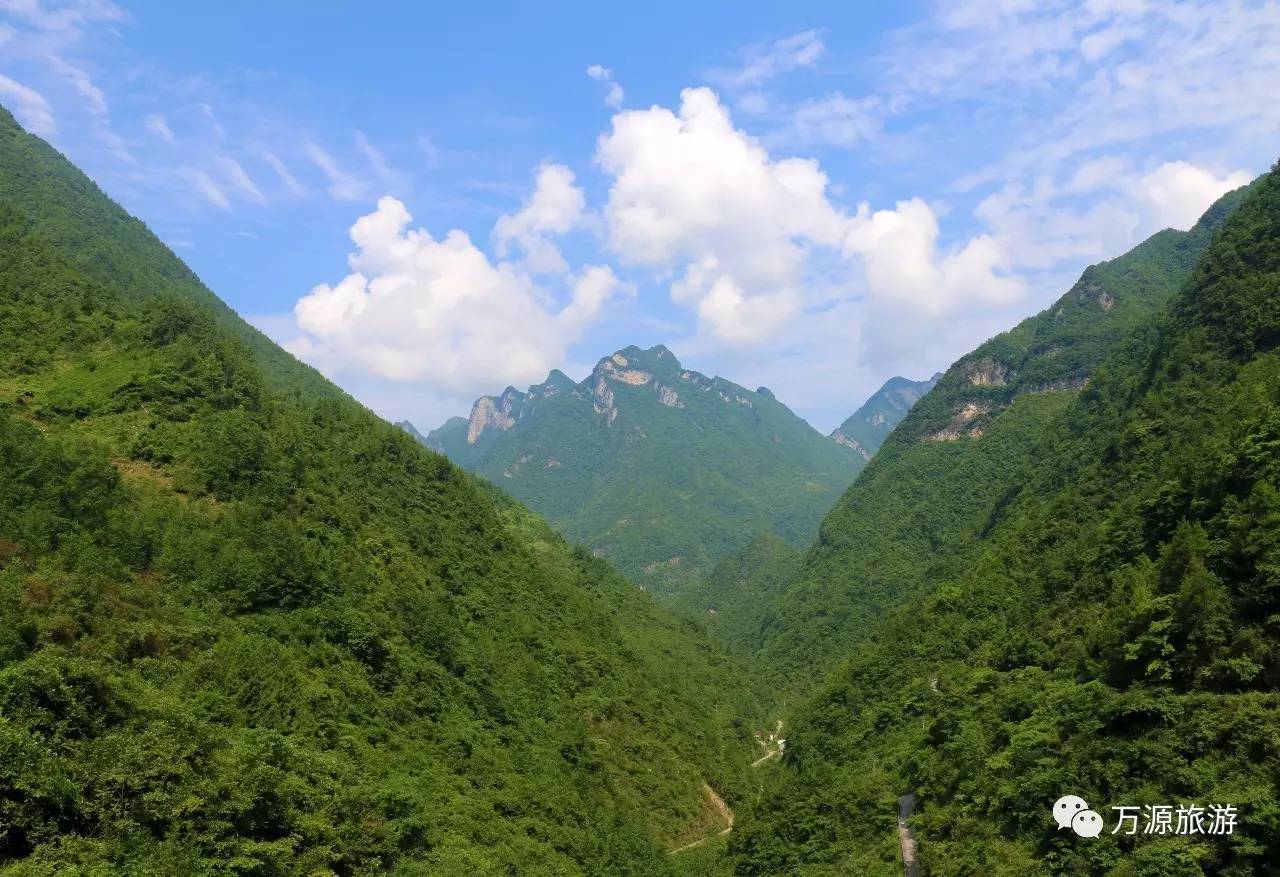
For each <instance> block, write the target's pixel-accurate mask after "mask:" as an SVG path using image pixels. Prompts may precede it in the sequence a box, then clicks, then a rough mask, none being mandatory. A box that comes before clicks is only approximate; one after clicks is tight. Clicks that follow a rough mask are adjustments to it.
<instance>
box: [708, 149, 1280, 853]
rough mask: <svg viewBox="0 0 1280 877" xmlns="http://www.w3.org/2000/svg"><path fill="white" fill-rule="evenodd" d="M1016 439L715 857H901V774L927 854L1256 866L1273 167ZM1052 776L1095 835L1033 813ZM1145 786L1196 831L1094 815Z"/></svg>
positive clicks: (1277, 684) (1266, 831)
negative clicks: (940, 553) (1041, 421)
mask: <svg viewBox="0 0 1280 877" xmlns="http://www.w3.org/2000/svg"><path fill="white" fill-rule="evenodd" d="M970 362H972V360H970ZM939 388H940V389H941V388H942V385H940V387H939ZM1017 407H1018V402H1017V401H1015V402H1014V403H1013V407H1011V408H1010V409H1009V410H1010V411H1013V410H1015V409H1016V408H1017ZM937 422H938V421H937V420H935V421H934V423H937ZM931 426H933V424H930V423H923V424H920V425H919V428H918V429H916V430H914V431H911V432H908V433H907V435H908V436H914V437H916V438H917V439H918V438H919V437H920V436H922V435H928V434H929V433H928V430H929V429H930V427H931ZM1042 435H1043V439H1042V442H1041V443H1040V444H1039V445H1037V446H1035V447H1033V448H1032V449H1031V452H1030V454H1029V455H1028V458H1027V462H1028V464H1029V465H1025V466H1022V467H1021V470H1020V476H1021V478H1022V479H1024V480H1023V483H1022V485H1021V486H1020V487H1018V488H1017V489H1014V490H1012V491H1010V492H1009V493H1008V495H1006V496H1004V497H1003V501H1002V502H1001V503H1000V504H999V505H998V506H997V507H995V508H994V509H992V510H991V514H990V516H989V517H988V519H987V520H986V521H985V523H984V526H983V527H982V528H981V530H980V532H978V533H977V534H976V539H975V542H976V544H975V545H974V548H973V550H972V551H971V552H969V554H968V557H967V561H966V563H964V564H963V565H962V566H961V567H959V568H957V569H954V570H952V571H949V572H948V574H946V575H945V576H942V577H939V578H938V579H937V580H936V581H935V583H934V588H933V590H932V592H931V593H930V594H928V595H926V596H923V597H920V598H918V599H916V600H913V601H910V602H909V603H908V604H907V605H905V606H904V607H902V608H901V609H900V610H899V611H896V612H895V613H894V614H893V615H892V616H891V617H890V618H888V619H887V620H886V621H885V622H884V623H883V624H881V625H879V626H877V628H876V629H875V630H874V631H872V632H871V633H870V634H869V636H868V637H867V638H866V640H865V641H864V642H863V643H862V644H861V645H860V646H858V647H857V648H855V649H854V650H853V651H852V654H850V656H849V658H848V660H847V661H846V662H845V663H844V664H843V666H841V667H840V668H839V669H838V670H837V671H836V672H835V673H834V674H832V675H831V677H830V678H829V679H828V680H827V682H826V684H825V685H823V686H822V688H821V689H820V690H819V691H818V692H817V694H816V696H815V697H814V698H813V699H812V700H811V701H810V702H809V703H807V704H805V705H804V706H803V707H802V708H801V709H799V710H798V711H797V714H796V715H794V716H793V727H792V728H791V733H790V739H789V742H788V751H787V758H786V760H785V761H784V766H785V770H784V771H783V772H782V776H783V779H782V780H781V782H780V784H779V785H778V786H777V787H776V788H774V789H773V790H772V792H771V794H770V795H769V796H768V797H767V800H766V802H765V804H764V805H763V806H762V807H760V808H757V809H756V810H755V811H754V812H752V813H750V814H747V816H745V817H744V816H743V814H742V813H741V812H740V813H739V817H740V818H739V823H738V826H737V827H736V828H735V832H734V838H733V841H732V846H733V847H734V850H735V853H736V855H737V856H738V861H737V863H736V871H735V873H736V874H738V875H765V874H770V875H771V874H781V873H806V874H847V873H857V874H885V875H889V874H896V873H901V871H900V869H901V867H902V866H901V862H900V858H899V851H898V849H897V843H896V838H895V831H894V828H895V826H894V799H895V798H896V797H897V796H898V795H899V794H901V793H902V792H903V791H906V790H915V792H916V793H917V795H918V801H917V811H916V814H915V816H914V817H913V818H912V827H913V830H914V834H915V840H916V841H917V842H918V848H917V854H918V857H919V860H920V863H921V866H922V869H923V870H924V871H925V872H926V873H929V874H932V875H942V877H949V875H960V874H974V873H984V874H992V875H1015V874H1017V875H1039V874H1062V875H1103V874H1109V875H1135V877H1136V875H1150V874H1177V875H1192V877H1194V875H1206V874H1262V873H1271V872H1272V871H1273V870H1274V866H1275V863H1276V862H1277V861H1280V832H1277V831H1276V825H1277V824H1278V821H1280V808H1278V807H1277V804H1276V801H1277V800H1280V788H1278V785H1280V782H1278V780H1277V777H1280V742H1278V741H1280V629H1277V626H1276V619H1277V617H1280V614H1278V613H1280V173H1278V172H1277V171H1276V170H1274V169H1273V171H1272V173H1271V174H1269V175H1267V176H1265V177H1263V178H1262V179H1261V180H1260V181H1258V182H1257V183H1255V184H1254V185H1253V186H1252V187H1251V189H1250V191H1249V192H1248V194H1247V196H1246V197H1245V198H1244V200H1243V203H1241V204H1240V205H1239V208H1238V210H1236V211H1235V212H1234V213H1233V214H1232V215H1231V216H1230V218H1229V219H1228V220H1227V222H1226V224H1225V226H1224V227H1223V228H1222V229H1221V231H1220V233H1219V234H1218V235H1217V236H1215V238H1214V240H1213V241H1212V243H1211V245H1210V246H1209V247H1208V249H1207V250H1206V251H1205V253H1204V254H1203V256H1202V257H1201V259H1200V260H1199V262H1198V263H1197V265H1196V267H1195V269H1194V270H1193V271H1192V273H1191V275H1190V277H1189V278H1188V281H1187V282H1186V284H1185V285H1184V286H1183V287H1182V289H1181V291H1180V292H1179V293H1178V294H1177V296H1176V297H1175V298H1174V299H1173V300H1172V302H1171V303H1170V305H1169V306H1168V307H1167V308H1166V309H1164V310H1163V311H1162V312H1161V313H1160V314H1159V315H1157V316H1156V317H1155V318H1153V319H1152V320H1150V321H1149V322H1148V323H1147V325H1146V326H1145V327H1141V328H1139V330H1138V331H1137V332H1135V333H1134V334H1133V335H1131V336H1130V338H1129V339H1128V341H1127V343H1124V344H1121V345H1118V346H1117V348H1116V350H1115V351H1114V352H1113V353H1112V354H1111V355H1110V356H1109V357H1108V358H1107V359H1106V360H1105V361H1104V363H1103V364H1102V365H1101V366H1099V367H1098V368H1096V369H1094V370H1093V372H1092V378H1091V380H1090V382H1089V385H1088V387H1087V388H1086V389H1085V390H1084V391H1083V392H1082V393H1080V394H1079V396H1078V397H1077V398H1076V399H1074V400H1073V401H1072V402H1071V403H1070V404H1069V405H1068V406H1067V407H1066V408H1065V409H1064V410H1063V411H1062V412H1061V413H1060V414H1059V415H1058V416H1057V419H1056V420H1055V422H1054V423H1053V425H1052V428H1051V429H1047V430H1043V431H1042ZM1068 793H1069V794H1077V795H1080V796H1081V797H1083V798H1084V799H1085V800H1086V801H1087V802H1088V803H1089V804H1091V805H1093V809H1094V810H1096V811H1098V812H1099V813H1100V814H1101V815H1102V817H1103V818H1104V820H1105V822H1106V831H1105V832H1104V833H1103V835H1102V836H1101V837H1100V838H1097V839H1092V840H1090V839H1085V838H1079V837H1076V836H1075V835H1074V834H1073V833H1071V832H1064V831H1060V830H1057V827H1056V826H1055V824H1054V821H1053V819H1052V817H1051V812H1050V811H1051V807H1052V803H1053V802H1054V801H1055V800H1056V799H1057V798H1058V797H1059V796H1060V795H1062V794H1068ZM1157 805H1167V806H1170V807H1171V811H1170V812H1171V814H1172V813H1174V812H1176V811H1177V809H1178V808H1183V809H1184V810H1185V809H1187V808H1190V807H1191V806H1193V805H1194V806H1198V807H1200V808H1201V813H1202V815H1203V819H1202V820H1197V819H1195V818H1189V819H1188V820H1187V823H1186V824H1187V825H1188V826H1199V830H1195V829H1191V828H1184V829H1182V830H1175V828H1174V827H1173V826H1172V824H1171V826H1170V828H1169V830H1168V831H1159V830H1157V831H1154V832H1151V831H1147V830H1142V829H1140V830H1139V831H1137V832H1135V833H1129V832H1128V831H1127V829H1126V830H1122V831H1116V832H1113V831H1112V829H1113V828H1119V826H1118V824H1117V818H1116V814H1115V813H1114V812H1113V811H1112V809H1111V808H1113V807H1119V806H1130V807H1137V808H1139V812H1141V808H1143V807H1153V806H1157ZM1228 806H1229V807H1232V808H1233V809H1234V814H1235V815H1234V816H1224V815H1223V811H1221V810H1218V809H1216V808H1222V807H1228ZM1141 821H1143V822H1149V821H1150V819H1149V818H1143V819H1142V820H1141Z"/></svg>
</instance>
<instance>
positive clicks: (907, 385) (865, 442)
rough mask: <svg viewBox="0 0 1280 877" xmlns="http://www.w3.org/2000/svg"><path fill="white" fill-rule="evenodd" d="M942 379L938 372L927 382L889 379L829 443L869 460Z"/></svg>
mask: <svg viewBox="0 0 1280 877" xmlns="http://www.w3.org/2000/svg"><path fill="white" fill-rule="evenodd" d="M941 378H942V373H941V372H939V373H938V374H936V375H934V376H933V377H931V378H930V379H929V380H927V381H911V380H907V379H906V378H902V377H897V378H889V380H887V381H885V384H884V386H883V387H881V388H880V389H879V390H877V391H876V392H875V395H873V396H872V397H871V398H870V399H868V400H867V401H866V402H865V403H864V404H863V406H862V407H861V408H859V409H858V410H857V411H855V412H853V414H852V415H850V416H849V419H848V420H846V421H845V422H844V423H842V424H840V426H839V427H837V428H836V430H835V431H834V432H833V433H831V439H832V441H834V442H836V443H837V444H841V445H845V446H847V447H850V448H853V449H854V450H855V451H857V452H858V453H859V454H861V455H862V458H863V459H865V460H870V459H871V457H872V456H873V455H874V454H875V452H876V451H878V450H880V446H881V445H882V444H884V440H885V439H887V438H888V437H889V433H891V432H893V430H894V427H896V426H897V425H898V424H899V423H901V422H902V418H904V417H906V416H907V412H908V411H910V410H911V406H912V405H915V404H916V402H918V401H919V400H920V397H921V396H923V395H924V394H925V393H927V392H929V391H930V390H932V389H933V387H934V384H936V383H938V381H939V380H940V379H941Z"/></svg>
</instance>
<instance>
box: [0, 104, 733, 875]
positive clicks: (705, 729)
mask: <svg viewBox="0 0 1280 877" xmlns="http://www.w3.org/2000/svg"><path fill="white" fill-rule="evenodd" d="M747 678H749V676H748V674H746V673H745V672H743V669H742V667H741V666H740V665H739V664H738V663H737V662H736V661H735V660H734V659H732V658H731V657H730V656H729V655H728V654H727V652H726V651H725V650H724V649H723V648H722V647H720V646H717V645H715V644H713V643H712V642H711V641H710V640H709V639H708V638H707V637H706V636H705V635H704V634H703V633H702V632H701V631H700V630H698V629H697V628H696V627H695V626H694V625H692V624H691V623H689V622H687V621H682V620H680V619H679V618H678V617H676V616H674V615H672V614H669V613H667V612H665V611H663V610H660V609H659V608H657V607H656V606H655V605H654V604H653V603H652V602H651V600H650V599H649V598H648V597H647V596H646V595H644V594H643V593H642V592H639V591H638V590H637V589H635V588H634V587H633V586H632V585H630V584H629V583H628V582H626V581H625V580H623V579H622V578H621V577H620V576H618V575H617V574H616V573H614V572H613V571H611V570H610V569H609V568H608V567H607V566H606V565H605V564H604V563H603V562H602V561H599V560H597V559H595V558H592V557H591V556H590V554H589V553H587V552H584V551H582V550H580V549H573V548H571V547H570V546H568V545H567V544H566V543H565V542H563V541H562V540H561V538H560V537H558V536H557V535H555V534H554V533H552V531H551V530H550V529H549V528H548V527H547V526H546V525H545V524H544V523H543V522H542V521H541V520H539V519H537V518H535V517H534V516H532V515H531V514H530V513H529V512H528V511H527V510H525V509H524V508H523V507H521V506H519V505H517V504H516V503H514V502H513V501H511V500H510V499H508V498H507V497H505V495H503V494H501V493H499V492H498V491H496V490H493V489H491V488H488V487H486V486H484V485H482V484H480V483H479V482H478V481H476V480H475V479H473V478H472V477H471V476H469V475H467V474H465V473H464V472H462V471H461V470H459V469H457V468H456V467H454V466H453V465H452V464H450V463H448V462H447V461H446V460H445V459H444V458H442V457H440V456H438V455H435V454H432V453H430V452H429V451H427V450H426V449H424V448H422V447H421V446H420V445H419V444H418V443H417V442H415V441H414V440H413V439H412V438H411V437H409V436H408V435H406V434H405V433H403V432H402V431H400V430H398V429H396V428H394V427H392V426H390V425H388V424H385V423H383V422H382V421H380V420H379V419H378V418H376V417H374V416H373V415H372V414H370V413H369V412H367V411H366V410H364V409H363V408H361V407H360V406H359V405H357V404H356V403H354V402H353V401H352V400H350V399H349V398H347V397H346V396H345V395H343V394H342V393H340V392H339V391H337V390H336V389H335V388H333V387H332V386H331V385H329V384H328V383H327V382H325V381H323V379H321V378H320V377H319V376H318V375H316V374H315V373H314V372H312V371H311V370H310V369H308V368H306V367H304V366H301V365H300V364H298V363H297V362H296V361H295V360H293V359H292V358H291V357H289V356H288V355H287V354H285V353H283V352H282V351H280V350H279V349H277V348H275V347H274V346H273V345H271V344H270V343H269V342H267V341H266V340H265V339H264V338H263V337H262V336H260V335H258V334H257V333H256V332H254V331H253V330H252V329H249V328H248V327H247V326H245V325H244V324H243V323H241V322H239V320H238V318H236V317H235V316H234V314H232V313H231V312H230V311H229V310H227V309H226V308H225V307H223V306H221V305H220V304H219V303H218V302H217V301H216V299H214V298H213V297H212V294H211V293H209V292H208V291H207V290H205V289H204V288H203V287H202V286H201V285H200V284H199V282H198V281H197V280H195V278H194V277H193V276H192V275H191V274H190V272H188V271H186V269H185V268H183V267H182V266H181V263H180V262H178V261H177V260H176V259H175V258H174V257H173V256H172V254H170V253H168V251H167V250H166V249H165V248H164V247H163V246H162V245H161V244H159V242H158V241H156V240H155V239H154V238H153V237H152V236H151V235H150V234H149V233H148V232H147V231H146V230H145V228H144V227H143V226H142V225H141V224H140V223H138V222H137V221H136V220H133V219H131V218H129V217H128V216H127V215H126V214H124V212H123V211H121V210H120V208H118V207H117V206H116V205H114V204H112V203H111V202H110V201H108V200H107V199H106V198H105V197H104V196H103V195H102V194H101V193H100V192H99V191H98V190H97V189H96V188H95V187H94V186H93V184H92V183H90V182H89V181H88V180H87V179H86V178H85V177H83V175H81V174H80V173H79V172H78V171H76V170H75V169H74V168H73V167H71V166H70V165H69V164H67V163H66V162H65V161H63V160H62V159H61V157H60V156H58V155H57V154H56V153H55V152H54V151H53V150H51V149H50V148H49V147H48V146H47V145H45V144H44V143H42V142H40V141H38V140H36V139H35V138H33V137H30V136H28V135H27V134H25V133H24V132H22V131H21V130H20V129H19V128H18V127H17V126H16V124H15V123H14V122H13V120H12V118H11V117H10V116H8V115H7V114H6V115H2V116H0V873H5V874H15V875H16V874H52V873H56V874H121V873H136V874H143V873H148V874H237V875H248V874H254V875H270V874H303V873H305V874H313V875H317V874H340V875H357V874H383V873H396V874H441V875H457V874H475V875H482V874H492V875H499V874H502V875H510V874H522V875H523V874H548V875H549V874H556V875H568V874H589V875H595V874H635V875H649V874H663V873H670V869H672V868H674V867H677V866H682V865H683V863H682V862H681V861H679V860H677V859H673V858H672V857H670V856H669V855H668V854H667V850H668V849H669V848H671V847H674V846H676V845H678V844H682V843H686V842H689V841H690V840H693V839H697V838H701V837H703V836H706V835H708V834H711V833H713V832H715V831H718V830H719V828H720V822H719V820H718V818H717V815H716V814H715V813H714V812H709V809H708V805H707V802H706V798H705V795H704V793H703V791H702V788H703V784H704V783H706V784H708V785H709V786H711V787H714V788H715V789H716V790H718V792H719V793H720V794H721V795H723V796H724V797H725V798H726V799H728V800H729V801H731V802H735V801H737V800H739V799H740V798H742V797H743V796H744V795H746V794H747V792H748V791H749V789H750V788H751V786H750V781H749V774H748V771H747V767H746V765H747V762H748V761H749V760H750V758H752V757H754V753H753V748H754V744H753V743H752V742H751V739H750V731H751V727H752V726H751V723H750V721H749V718H750V717H751V715H752V710H753V708H754V705H755V699H754V697H753V696H752V695H751V693H750V692H749V691H747V690H745V689H744V688H743V687H742V680H744V679H747Z"/></svg>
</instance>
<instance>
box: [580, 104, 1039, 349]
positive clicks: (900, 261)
mask: <svg viewBox="0 0 1280 877" xmlns="http://www.w3.org/2000/svg"><path fill="white" fill-rule="evenodd" d="M596 158H597V161H598V162H599V164H600V165H601V167H602V168H603V169H604V170H605V172H606V173H608V174H609V175H610V176H611V177H612V178H613V183H612V186H611V188H610V190H609V199H608V203H607V205H606V207H605V210H604V219H605V228H606V233H607V240H608V244H609V246H610V248H611V249H612V250H613V251H614V252H615V253H616V254H617V255H618V258H619V259H620V260H621V261H622V262H623V263H624V264H628V265H636V266H642V267H648V268H652V269H656V270H657V271H658V272H667V273H669V274H674V275H675V279H674V281H673V282H672V283H671V287H670V292H671V297H672V299H673V300H674V301H676V302H677V303H679V304H683V305H685V306H687V307H690V308H692V309H694V310H695V311H696V313H697V315H698V320H699V326H700V328H701V329H702V331H703V332H704V333H705V334H707V335H709V336H710V337H712V338H714V339H717V340H719V341H721V342H724V343H727V344H730V345H758V344H761V343H763V342H766V341H768V340H769V339H770V338H771V337H772V336H774V335H775V334H776V333H777V332H778V331H779V330H780V329H781V328H782V327H783V326H785V325H787V323H788V321H790V320H791V319H792V318H793V317H795V316H796V315H797V314H798V313H799V312H800V311H801V310H803V309H805V308H806V307H824V306H826V305H827V304H829V302H830V301H832V300H836V299H839V298H841V297H847V296H849V295H853V294H856V292H857V289H858V284H857V280H858V276H857V272H856V271H855V270H854V269H855V268H857V267H859V266H860V267H861V268H862V269H863V274H864V275H865V286H866V290H865V291H866V292H868V293H869V294H870V295H871V297H872V299H873V300H874V302H875V304H876V306H877V307H879V308H881V309H884V310H886V311H890V310H892V311H902V312H904V313H911V314H914V315H916V318H917V319H920V318H941V317H942V316H944V315H948V314H952V313H954V312H956V311H958V310H962V309H966V308H968V309H977V310H982V309H986V308H992V307H1004V306H1007V305H1008V304H1009V303H1010V302H1011V301H1013V300H1016V299H1017V298H1018V297H1019V296H1021V295H1022V292H1023V283H1022V281H1021V280H1020V279H1019V278H1017V277H1015V276H1014V275H1013V273H1012V270H1011V267H1012V266H1011V263H1010V260H1009V256H1008V253H1007V252H1006V250H1005V249H1004V248H1003V247H1002V246H1001V244H1000V242H999V241H997V240H996V239H994V238H993V237H991V236H989V235H978V236H975V237H973V238H972V239H970V240H968V241H967V242H964V243H961V244H959V245H956V246H954V247H944V246H943V245H942V244H941V243H940V239H941V232H940V229H939V227H938V222H937V218H936V216H935V215H934V212H933V210H932V209H930V207H929V206H928V205H927V204H925V203H924V202H923V201H921V200H919V199H912V200H909V201H903V202H901V203H899V204H898V205H897V207H896V208H895V209H893V210H880V211H874V212H873V211H872V210H871V208H870V207H869V206H868V205H866V204H863V205H861V206H860V207H859V208H858V212H857V214H856V215H853V216H850V215H848V214H847V213H846V212H845V211H843V210H842V209H840V208H839V207H838V206H836V205H835V204H833V203H832V202H831V201H830V200H829V198H828V192H827V177H826V175H825V174H824V173H823V172H822V170H821V169H820V167H819V166H818V163H817V162H816V161H812V160H807V159H799V158H782V159H773V158H771V157H770V156H769V154H768V153H767V152H766V151H765V149H764V148H763V147H762V146H761V145H760V144H759V143H758V142H757V141H756V140H754V139H753V138H751V137H750V136H748V135H747V134H745V133H744V132H742V131H741V130H738V129H737V128H735V127H734V125H733V122H732V120H731V119H730V118H729V114H728V112H727V111H726V110H725V108H724V107H723V105H722V104H721V103H720V102H719V100H718V98H717V97H716V95H715V94H714V93H713V92H711V91H710V90H708V89H705V88H698V89H687V90H685V91H684V92H683V93H682V95H681V106H680V111H679V114H676V113H673V112H671V111H670V110H667V109H663V108H661V107H653V108H651V109H648V110H635V111H630V112H625V113H620V114H618V115H616V116H615V117H614V119H613V126H612V130H611V131H610V132H608V133H607V134H606V135H605V136H603V137H602V138H601V139H600V142H599V145H598V149H597V156H596ZM824 253H825V255H824ZM841 255H842V256H843V257H844V260H843V261H842V260H841V259H840V258H839V256H841Z"/></svg>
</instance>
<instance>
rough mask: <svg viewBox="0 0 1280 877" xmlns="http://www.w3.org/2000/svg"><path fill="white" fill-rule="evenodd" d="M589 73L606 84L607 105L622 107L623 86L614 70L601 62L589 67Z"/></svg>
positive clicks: (597, 80)
mask: <svg viewBox="0 0 1280 877" xmlns="http://www.w3.org/2000/svg"><path fill="white" fill-rule="evenodd" d="M587 75H588V76H590V77H591V78H592V79H594V80H595V81H596V82H599V83H602V84H603V85H604V87H605V89H604V105H605V106H607V107H612V108H613V109H615V110H616V109H620V108H621V107H622V98H623V94H622V86H621V85H619V84H618V83H617V82H616V81H615V80H614V78H613V71H612V70H610V69H609V68H608V67H601V66H600V65H599V64H592V65H591V66H590V67H588V68H587Z"/></svg>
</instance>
